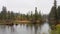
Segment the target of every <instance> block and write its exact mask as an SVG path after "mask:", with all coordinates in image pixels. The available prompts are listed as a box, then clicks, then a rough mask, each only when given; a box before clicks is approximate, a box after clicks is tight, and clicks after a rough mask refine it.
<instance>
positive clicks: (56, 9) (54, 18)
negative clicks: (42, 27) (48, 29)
mask: <svg viewBox="0 0 60 34" xmlns="http://www.w3.org/2000/svg"><path fill="white" fill-rule="evenodd" d="M48 19H49V24H50V26H52V28H53V29H54V28H55V26H56V25H58V24H60V6H57V2H56V0H54V5H53V6H52V9H51V11H50V14H49V18H48Z"/></svg>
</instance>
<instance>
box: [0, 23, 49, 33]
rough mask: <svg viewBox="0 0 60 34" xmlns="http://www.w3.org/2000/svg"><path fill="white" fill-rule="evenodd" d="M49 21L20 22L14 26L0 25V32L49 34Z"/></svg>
mask: <svg viewBox="0 0 60 34" xmlns="http://www.w3.org/2000/svg"><path fill="white" fill-rule="evenodd" d="M48 30H49V25H48V23H44V24H43V25H40V24H28V25H27V24H21V25H20V24H19V25H17V26H16V25H13V26H7V25H0V34H43V33H45V34H49V32H48Z"/></svg>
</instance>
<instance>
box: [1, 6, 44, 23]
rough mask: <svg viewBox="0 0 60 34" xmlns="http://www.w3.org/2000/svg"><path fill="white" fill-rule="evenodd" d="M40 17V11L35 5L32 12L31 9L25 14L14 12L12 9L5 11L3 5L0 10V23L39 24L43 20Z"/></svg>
mask: <svg viewBox="0 0 60 34" xmlns="http://www.w3.org/2000/svg"><path fill="white" fill-rule="evenodd" d="M42 18H43V17H42V15H41V13H40V11H39V12H38V11H37V7H35V13H34V14H33V11H30V13H29V12H28V13H27V14H21V13H14V12H13V11H7V8H6V7H5V6H3V7H2V11H1V12H0V24H30V23H31V24H38V23H39V24H41V23H42V22H44V20H42Z"/></svg>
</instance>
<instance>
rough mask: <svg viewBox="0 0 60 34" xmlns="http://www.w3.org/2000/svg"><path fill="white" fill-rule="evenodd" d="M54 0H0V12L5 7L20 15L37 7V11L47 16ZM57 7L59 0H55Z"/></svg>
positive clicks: (59, 3)
mask: <svg viewBox="0 0 60 34" xmlns="http://www.w3.org/2000/svg"><path fill="white" fill-rule="evenodd" d="M53 3H54V0H0V11H1V10H2V6H6V7H7V10H9V11H14V12H19V11H20V12H21V13H24V14H26V13H28V12H29V11H33V12H34V9H35V7H37V9H38V11H41V13H43V14H48V13H49V12H50V10H51V7H52V6H53ZM57 5H60V0H57Z"/></svg>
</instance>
